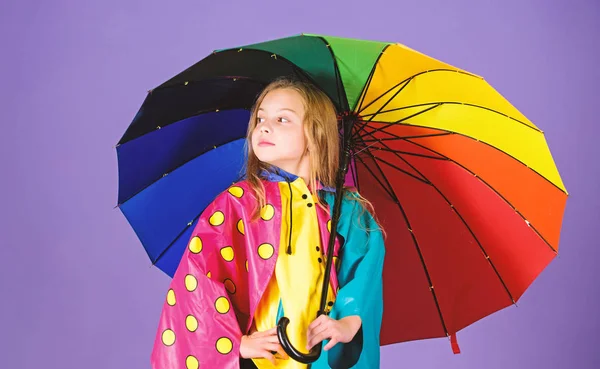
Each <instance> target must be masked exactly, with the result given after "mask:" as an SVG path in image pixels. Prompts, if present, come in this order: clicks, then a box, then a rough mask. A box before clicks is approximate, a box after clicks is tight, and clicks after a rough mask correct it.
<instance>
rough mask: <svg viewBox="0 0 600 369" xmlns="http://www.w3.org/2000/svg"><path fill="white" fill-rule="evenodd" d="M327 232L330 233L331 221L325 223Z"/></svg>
mask: <svg viewBox="0 0 600 369" xmlns="http://www.w3.org/2000/svg"><path fill="white" fill-rule="evenodd" d="M327 230H328V231H329V233H331V219H329V220H328V221H327Z"/></svg>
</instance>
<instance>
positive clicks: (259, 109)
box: [258, 108, 298, 115]
mask: <svg viewBox="0 0 600 369" xmlns="http://www.w3.org/2000/svg"><path fill="white" fill-rule="evenodd" d="M261 110H262V111H264V110H265V109H263V108H258V111H261ZM284 110H287V111H291V112H292V113H294V114H296V115H298V113H296V112H295V111H294V110H292V109H289V108H283V109H279V110H278V112H280V111H284Z"/></svg>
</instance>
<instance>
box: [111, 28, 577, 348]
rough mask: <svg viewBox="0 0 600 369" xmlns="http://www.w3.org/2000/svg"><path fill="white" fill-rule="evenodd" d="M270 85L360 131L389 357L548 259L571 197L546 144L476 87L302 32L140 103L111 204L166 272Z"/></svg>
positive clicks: (446, 71) (358, 181)
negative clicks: (309, 93)
mask: <svg viewBox="0 0 600 369" xmlns="http://www.w3.org/2000/svg"><path fill="white" fill-rule="evenodd" d="M280 76H294V77H296V78H299V79H303V80H306V81H310V82H312V83H314V84H315V85H317V86H318V87H320V88H321V89H322V90H323V91H324V92H325V93H327V95H328V96H329V97H330V98H331V100H332V101H333V103H334V105H335V106H336V109H337V110H338V112H339V113H340V115H341V116H347V115H352V116H353V117H354V119H353V121H355V122H356V123H355V124H354V127H353V130H352V144H351V146H352V162H351V166H350V170H349V172H348V175H347V181H346V182H347V184H348V185H352V186H356V187H357V188H358V190H359V191H360V193H361V194H362V195H363V196H365V197H366V198H367V199H368V200H370V201H371V202H372V204H373V205H374V208H375V211H376V215H377V217H378V219H379V221H380V223H381V225H382V226H383V228H384V229H385V230H386V232H387V236H388V237H387V239H386V261H385V266H384V302H385V307H384V317H383V322H384V323H383V327H382V332H381V343H382V344H383V345H385V344H390V343H396V342H402V341H409V340H416V339H424V338H433V337H443V336H452V337H453V338H454V334H455V333H456V332H457V331H459V330H460V329H462V328H464V327H466V326H468V325H469V324H471V323H473V322H475V321H477V320H479V319H481V318H483V317H485V316H487V315H489V314H491V313H493V312H495V311H497V310H499V309H502V308H504V307H506V306H509V305H511V304H514V303H515V302H516V301H518V299H519V298H520V297H521V296H522V294H523V293H524V291H525V290H526V289H527V288H528V286H529V285H530V284H531V283H532V282H533V280H534V279H535V278H536V277H537V276H538V275H539V273H540V272H541V271H542V270H543V269H544V268H545V267H546V266H547V265H548V263H549V262H550V261H551V260H552V259H553V258H554V257H555V255H556V254H557V252H558V241H559V233H560V228H561V223H562V216H563V211H564V207H565V203H566V198H567V191H566V189H565V186H564V184H563V183H562V180H561V178H560V175H559V173H558V170H557V168H556V166H555V164H554V161H553V159H552V156H551V153H550V151H549V148H548V146H547V144H546V141H545V139H544V135H543V132H542V131H541V130H540V129H539V128H538V127H536V126H535V125H534V124H533V123H532V122H530V121H529V120H528V119H527V118H526V117H525V116H523V114H521V113H520V112H519V111H518V110H517V109H516V108H515V107H513V106H512V105H511V104H510V103H509V102H508V101H507V100H506V99H504V98H503V97H502V96H501V95H500V94H499V93H498V92H497V91H495V90H494V88H493V87H491V86H490V85H489V84H488V83H487V82H486V81H485V80H484V79H483V78H481V77H480V76H477V75H475V74H472V73H469V72H467V71H464V70H461V69H459V68H456V67H453V66H451V65H449V64H446V63H443V62H441V61H438V60H436V59H434V58H431V57H428V56H426V55H424V54H421V53H419V52H417V51H415V50H412V49H410V48H408V47H406V46H403V45H401V44H397V43H385V42H374V41H364V40H355V39H346V38H338V37H331V36H320V35H309V34H302V35H298V36H293V37H288V38H284V39H278V40H272V41H268V42H264V43H258V44H253V45H247V46H242V47H235V48H230V49H223V50H216V51H214V52H213V53H212V54H211V55H209V56H207V57H206V58H204V59H202V60H201V61H199V62H198V63H196V64H194V65H193V66H191V67H190V68H188V69H186V70H184V71H183V72H181V73H179V74H177V75H176V76H174V77H173V78H171V79H170V80H168V81H166V82H165V83H163V84H161V85H160V86H158V87H156V88H155V89H153V90H151V91H149V93H148V95H147V96H146V99H145V101H144V102H143V104H142V106H141V108H140V109H139V112H138V113H137V115H136V116H135V118H134V119H133V122H132V123H131V124H130V126H129V128H128V129H127V131H126V132H125V134H124V135H123V137H122V138H121V140H120V141H119V143H118V144H117V154H118V162H119V196H118V203H119V207H120V209H121V211H122V212H123V214H124V215H125V217H126V218H127V220H128V221H129V223H130V224H131V226H132V228H133V229H134V230H135V232H136V234H137V236H138V237H139V239H140V241H141V243H142V245H143V246H144V248H145V250H146V252H147V254H148V256H149V258H150V260H151V261H152V263H153V264H155V265H156V266H157V267H158V268H160V269H161V270H163V271H164V272H165V273H167V274H168V275H170V276H172V275H173V274H174V272H175V270H176V268H177V265H178V263H179V260H180V259H181V255H182V254H183V252H184V249H185V247H186V245H187V242H188V240H189V238H190V234H191V232H192V230H193V228H194V225H195V222H196V221H197V219H198V217H199V215H200V214H201V213H202V211H203V210H204V208H205V207H206V206H207V205H208V204H209V203H210V202H211V201H212V200H213V199H214V198H215V196H216V195H217V194H218V193H220V192H222V191H223V190H225V189H226V188H227V187H228V186H229V185H231V184H232V183H233V182H235V181H236V180H238V179H239V178H240V175H241V170H242V166H243V159H244V143H245V134H246V128H247V124H248V120H249V109H250V108H251V106H252V104H253V103H254V100H255V98H256V97H257V95H258V93H259V92H260V91H261V90H262V89H263V88H264V87H265V86H266V85H267V84H268V83H269V82H271V81H272V80H274V79H275V78H277V77H280Z"/></svg>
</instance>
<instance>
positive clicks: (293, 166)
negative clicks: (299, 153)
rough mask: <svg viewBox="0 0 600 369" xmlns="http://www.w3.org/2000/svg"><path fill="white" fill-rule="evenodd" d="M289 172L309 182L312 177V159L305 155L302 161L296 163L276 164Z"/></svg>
mask: <svg viewBox="0 0 600 369" xmlns="http://www.w3.org/2000/svg"><path fill="white" fill-rule="evenodd" d="M274 165H276V166H278V167H279V168H281V169H283V170H285V171H286V172H288V173H292V174H294V175H296V176H298V177H300V178H302V179H303V180H304V183H306V184H307V185H308V184H309V178H310V161H309V160H308V155H304V156H303V157H302V158H301V159H300V161H298V162H295V163H276V164H274Z"/></svg>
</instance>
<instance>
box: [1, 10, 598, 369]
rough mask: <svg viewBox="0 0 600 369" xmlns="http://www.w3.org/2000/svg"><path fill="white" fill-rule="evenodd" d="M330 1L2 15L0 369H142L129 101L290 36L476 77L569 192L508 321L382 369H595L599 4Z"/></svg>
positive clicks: (133, 105) (385, 357) (155, 306)
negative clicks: (541, 266) (125, 142)
mask: <svg viewBox="0 0 600 369" xmlns="http://www.w3.org/2000/svg"><path fill="white" fill-rule="evenodd" d="M13 3H14V4H13ZM92 3H93V4H92ZM330 3H333V1H332V2H330V1H324V0H319V1H312V0H311V1H306V0H302V1H295V2H293V3H292V2H289V1H272V2H271V3H270V4H267V2H257V1H238V2H237V3H236V2H234V1H226V0H223V1H221V2H217V1H195V2H191V1H184V0H182V1H171V2H164V1H148V0H145V1H141V0H139V1H123V0H120V1H114V0H105V1H95V2H83V1H74V0H72V1H51V2H43V1H37V2H31V1H19V2H18V3H17V2H16V1H15V2H7V1H2V2H1V5H0V40H1V41H2V42H1V44H0V45H1V46H2V47H1V49H0V50H1V51H0V52H1V53H2V54H1V55H2V58H1V59H0V60H1V63H2V68H0V82H1V88H0V94H1V96H0V102H1V104H2V105H1V106H2V109H0V117H1V120H0V122H1V124H2V132H1V133H0V150H1V152H0V164H1V166H0V168H1V176H2V177H1V178H2V181H1V182H0V183H1V186H2V187H1V191H0V196H1V197H2V201H1V205H2V206H1V207H0V215H1V219H2V222H1V224H2V229H1V232H0V257H1V258H0V260H1V262H2V268H0V273H1V274H0V277H1V279H0V280H1V282H0V283H1V290H0V296H1V297H0V301H1V302H0V306H1V312H0V332H1V333H0V341H1V342H0V352H1V353H2V354H1V355H0V367H2V368H7V369H9V368H10V369H13V368H46V369H49V368H51V369H54V368H56V369H71V368H87V369H100V368H102V369H104V368H129V369H133V368H149V355H150V350H151V348H152V343H153V340H154V335H155V330H156V325H157V323H158V317H159V313H160V309H161V307H162V303H163V299H164V296H165V293H166V290H167V286H168V283H169V278H168V277H167V276H166V275H164V274H163V273H162V272H160V271H159V270H158V269H155V268H152V267H151V266H150V262H149V261H148V259H147V257H146V255H145V252H144V250H143V249H142V246H141V245H140V243H139V241H138V240H137V238H136V236H135V235H134V233H133V231H132V230H131V229H130V227H129V225H128V224H127V221H126V220H125V218H124V216H123V215H122V214H121V213H120V211H119V210H118V209H113V206H114V205H115V204H116V197H117V158H116V151H115V149H114V147H113V146H114V144H116V142H117V141H118V139H119V138H120V136H121V134H122V133H123V132H124V130H125V129H126V127H127V126H128V124H129V123H130V121H131V119H132V118H133V116H134V114H135V113H136V111H137V109H138V108H139V106H140V104H141V103H142V101H143V99H144V97H145V95H146V90H148V89H150V88H153V87H155V86H156V85H158V84H160V83H161V82H163V81H164V80H166V79H167V78H169V77H170V76H172V75H174V74H176V73H178V72H180V71H181V70H183V69H185V68H186V67H188V66H189V65H191V64H193V63H195V62H196V61H198V60H200V59H202V58H204V57H205V56H206V55H208V54H209V53H210V52H211V51H212V50H213V49H217V48H225V47H234V46H238V45H243V44H248V43H254V42H259V41H263V40H267V39H274V38H279V37H285V36H291V35H295V34H299V33H301V32H306V33H318V34H330V35H335V36H343V37H352V38H361V39H372V40H380V41H391V42H400V43H403V44H406V45H407V46H410V47H412V48H415V49H417V50H419V51H421V52H423V53H426V54H428V55H431V56H433V57H435V58H437V59H440V60H443V61H446V62H448V63H450V64H454V65H456V66H458V67H461V68H464V69H466V70H469V71H471V72H474V73H477V74H480V75H482V76H484V77H486V79H487V80H488V81H489V82H490V83H491V84H492V85H493V86H494V87H495V88H496V89H497V90H498V91H499V92H500V93H502V94H503V95H504V96H505V97H506V98H508V99H509V100H510V101H511V102H512V103H513V104H514V105H515V106H516V107H517V108H518V109H519V110H521V111H522V112H523V113H524V114H525V115H526V116H527V117H528V118H530V119H531V120H532V121H533V122H534V123H536V124H537V125H538V126H539V127H540V128H542V129H543V130H544V131H545V132H546V137H547V140H548V143H549V145H550V148H551V150H552V153H553V155H554V158H555V160H556V163H557V165H558V168H559V170H560V172H561V174H562V177H563V180H564V182H565V184H566V186H567V189H568V190H569V192H570V194H571V196H570V198H569V201H568V204H567V209H566V214H565V219H564V223H563V232H562V237H561V244H560V255H559V257H558V258H557V259H555V260H554V261H553V262H552V263H551V265H550V266H549V267H548V268H547V269H546V270H544V272H543V273H542V274H541V276H540V277H539V278H538V279H537V280H536V281H535V282H534V283H533V285H532V287H531V288H530V289H529V290H528V291H527V292H526V293H525V295H524V296H523V297H522V299H521V300H520V301H519V307H510V308H507V309H505V310H502V311H500V312H498V313H496V314H494V315H492V316H490V317H487V318H485V319H483V320H481V321H479V322H477V323H475V324H474V325H472V326H470V327H468V328H466V329H465V330H463V331H461V332H459V334H458V339H459V344H460V345H461V349H462V351H463V353H462V354H460V355H453V354H452V352H451V349H450V344H449V342H448V340H447V339H443V338H442V339H435V340H424V341H416V342H408V343H401V344H396V345H392V346H386V347H383V348H382V365H381V367H382V368H440V367H443V368H449V369H450V368H461V369H469V368H477V369H479V368H492V369H493V368H512V369H518V368H532V367H539V368H567V367H569V368H598V367H599V366H600V354H599V353H598V347H597V346H598V343H599V342H600V339H599V338H598V334H599V332H600V319H599V317H598V311H600V297H599V296H598V294H599V292H598V291H599V290H600V289H599V288H598V286H597V284H598V281H599V277H600V268H599V267H598V261H599V256H600V247H598V241H597V240H598V236H600V233H599V231H598V229H599V228H600V196H598V191H599V190H600V165H598V164H597V160H596V158H597V157H598V155H599V154H600V150H599V149H598V145H597V139H598V136H599V135H600V128H599V124H598V118H597V115H598V104H599V103H600V102H599V96H600V95H599V92H598V86H599V85H600V84H599V82H600V73H599V70H600V69H599V68H598V65H599V64H600V57H599V55H600V53H599V51H598V43H599V42H600V41H598V38H599V37H600V32H599V31H600V3H598V2H597V1H595V0H590V1H579V0H572V1H566V0H554V2H549V1H547V0H536V1H523V0H510V1H490V0H485V1H484V0H479V1H470V2H469V1H464V0H463V1H447V0H429V1H422V2H416V1H413V2H406V3H405V4H402V3H400V1H390V2H389V3H388V4H386V3H384V2H382V1H375V0H369V1H337V2H335V3H336V5H330ZM417 3H418V4H417ZM594 45H595V46H594Z"/></svg>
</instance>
